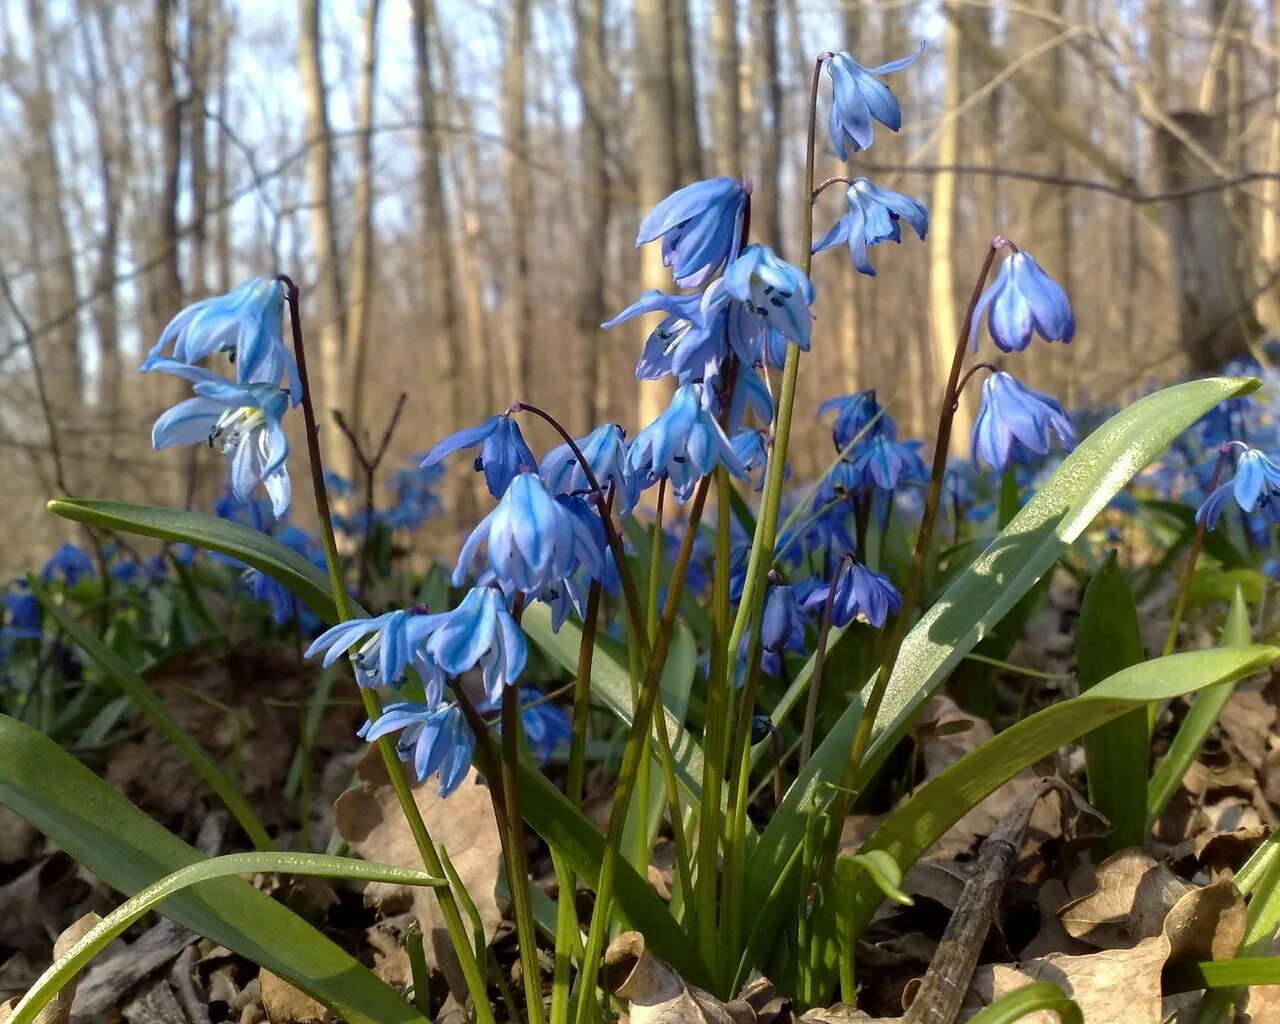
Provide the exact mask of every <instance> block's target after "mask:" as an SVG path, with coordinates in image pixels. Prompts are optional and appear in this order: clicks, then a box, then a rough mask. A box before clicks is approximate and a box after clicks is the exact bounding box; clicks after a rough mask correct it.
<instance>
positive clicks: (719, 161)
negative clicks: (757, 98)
mask: <svg viewBox="0 0 1280 1024" xmlns="http://www.w3.org/2000/svg"><path fill="white" fill-rule="evenodd" d="M711 52H712V53H713V54H714V55H715V69H716V88H715V93H714V95H713V102H712V116H713V121H714V124H715V142H716V148H715V169H716V173H717V174H723V175H727V176H728V177H731V178H736V177H738V176H740V175H741V174H742V101H741V95H740V93H741V88H742V83H741V80H740V78H739V73H740V71H741V65H742V51H741V48H740V47H739V45H738V4H737V2H736V0H714V3H713V4H712V7H711Z"/></svg>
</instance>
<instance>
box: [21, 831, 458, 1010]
mask: <svg viewBox="0 0 1280 1024" xmlns="http://www.w3.org/2000/svg"><path fill="white" fill-rule="evenodd" d="M258 872H263V873H270V874H290V875H314V876H318V877H321V878H346V879H352V880H355V881H361V882H390V883H392V884H395V885H445V884H447V883H446V881H445V879H443V878H433V877H432V876H431V875H429V874H427V873H426V872H425V871H416V870H414V869H413V868H402V867H395V866H393V865H390V864H376V863H372V862H370V861H364V860H355V859H354V858H351V857H330V856H326V855H325V854H319V853H231V854H228V855H226V856H225V857H212V858H210V859H209V860H202V861H198V862H196V863H195V864H192V865H190V866H189V867H185V868H182V869H180V870H178V871H175V872H174V873H173V874H171V875H168V876H166V877H165V878H162V879H160V881H158V882H156V883H154V884H153V885H149V886H147V887H146V888H145V889H143V890H142V891H141V892H140V893H138V894H137V895H136V896H134V897H132V898H131V899H128V900H126V901H125V902H124V903H122V904H121V905H120V906H118V907H117V908H116V909H115V910H113V911H112V912H111V913H110V914H108V915H107V916H106V917H104V918H103V919H102V920H101V921H99V922H98V923H97V924H96V925H94V926H93V928H91V929H90V930H89V931H88V932H87V933H86V934H85V935H83V936H82V937H81V938H80V939H79V940H78V941H76V942H75V943H74V944H73V945H72V946H71V948H70V949H68V950H67V951H66V953H64V954H63V955H62V956H61V957H59V958H58V959H57V960H56V961H54V962H53V963H52V964H51V965H50V966H49V968H48V970H46V971H45V972H44V974H42V975H40V977H39V978H38V979H36V983H35V984H34V985H32V986H31V988H29V989H28V990H27V993H26V995H24V996H23V997H22V1000H21V1001H20V1002H19V1003H18V1005H17V1006H15V1007H14V1009H13V1015H12V1016H11V1017H9V1024H31V1022H32V1021H34V1020H35V1018H36V1015H37V1014H38V1013H39V1012H40V1011H41V1010H42V1009H44V1007H45V1006H46V1005H47V1004H48V1003H49V1001H50V1000H51V999H53V997H54V996H56V995H57V994H58V992H59V991H61V989H62V988H63V986H65V985H66V984H67V983H68V982H70V981H71V980H72V979H73V978H74V977H75V976H76V975H77V974H79V973H80V972H81V971H82V970H84V969H85V967H87V966H88V964H89V961H90V960H92V959H93V958H94V957H95V956H97V955H98V954H99V953H101V952H102V951H103V950H104V949H106V948H107V946H109V945H110V944H111V943H112V942H113V941H115V940H116V939H117V938H119V937H120V936H121V935H122V934H124V931H125V929H127V928H128V927H129V926H130V925H131V924H133V923H134V922H135V921H138V920H139V919H141V918H142V917H143V916H145V915H146V914H148V913H150V912H151V911H152V910H157V909H159V910H160V912H161V913H164V908H161V907H160V904H162V903H164V902H165V901H166V900H168V899H169V898H170V897H171V896H174V895H175V894H177V893H180V892H182V890H184V889H189V888H190V887H191V886H193V885H199V884H200V883H201V882H207V881H210V880H212V879H215V878H226V877H227V876H229V875H243V874H254V873H258Z"/></svg>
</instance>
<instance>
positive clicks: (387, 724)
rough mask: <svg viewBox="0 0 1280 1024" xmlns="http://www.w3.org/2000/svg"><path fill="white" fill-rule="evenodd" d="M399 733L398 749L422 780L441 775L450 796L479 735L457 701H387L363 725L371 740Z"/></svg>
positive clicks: (468, 764) (364, 735)
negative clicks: (476, 734) (376, 718)
mask: <svg viewBox="0 0 1280 1024" xmlns="http://www.w3.org/2000/svg"><path fill="white" fill-rule="evenodd" d="M397 732H398V733H399V734H400V735H399V736H398V737H397V738H396V753H397V754H398V755H399V757H400V760H401V761H406V762H411V763H412V764H413V772H414V774H415V775H416V776H417V777H418V781H419V782H426V781H427V779H429V778H430V777H431V776H432V775H437V774H438V775H439V776H440V795H441V796H442V797H443V796H448V795H449V794H450V793H452V792H453V791H454V790H455V789H457V788H458V787H459V786H460V785H461V784H462V780H463V779H465V778H466V777H467V769H469V768H470V767H471V759H472V757H473V756H474V755H475V750H476V737H475V733H473V732H472V731H471V726H470V725H468V724H467V720H466V718H464V717H463V714H462V711H461V710H460V709H459V708H458V706H457V705H456V704H443V705H441V704H419V703H414V702H411V701H405V702H402V703H399V704H388V705H387V706H386V707H385V708H383V710H382V714H381V715H379V716H378V720H377V721H375V722H365V723H364V725H363V726H361V727H360V733H359V735H360V737H361V738H362V739H364V740H367V741H368V742H369V743H372V742H374V741H375V740H379V739H381V738H382V737H383V736H390V735H391V734H393V733H397Z"/></svg>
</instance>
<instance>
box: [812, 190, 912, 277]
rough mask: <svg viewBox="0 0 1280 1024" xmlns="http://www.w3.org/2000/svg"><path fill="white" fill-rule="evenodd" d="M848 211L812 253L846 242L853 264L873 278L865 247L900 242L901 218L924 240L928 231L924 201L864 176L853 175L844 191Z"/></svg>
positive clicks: (874, 269) (873, 271) (873, 273)
mask: <svg viewBox="0 0 1280 1024" xmlns="http://www.w3.org/2000/svg"><path fill="white" fill-rule="evenodd" d="M845 199H846V200H848V203H849V212H848V213H846V214H845V215H844V216H843V217H841V218H840V219H839V220H838V221H836V222H835V224H834V225H833V226H832V228H831V230H830V231H828V232H827V233H826V234H825V235H823V236H822V238H821V239H819V240H818V243H817V245H815V246H814V247H813V251H814V252H815V253H818V252H822V251H823V250H824V249H830V248H831V247H832V246H835V245H847V246H848V247H849V254H850V255H851V256H852V257H853V265H854V266H855V267H857V268H858V270H859V271H861V272H862V273H864V274H868V275H870V276H871V277H875V274H876V268H875V267H873V266H872V265H871V259H870V257H869V256H868V254H867V250H868V249H869V248H870V247H871V246H873V245H879V244H880V243H881V242H890V241H892V242H901V241H902V224H901V222H902V221H904V220H905V221H906V222H907V223H908V224H909V225H910V226H911V229H912V230H913V231H915V233H916V236H917V237H918V238H919V239H920V240H921V241H922V242H923V241H924V237H925V235H927V234H928V233H929V211H928V210H926V209H925V208H924V204H923V203H920V202H919V201H917V200H915V199H912V198H911V197H910V196H904V195H903V194H902V193H900V192H893V191H891V190H890V189H887V188H880V187H879V186H878V185H873V184H872V183H871V182H870V181H868V180H867V179H866V178H855V179H854V180H853V184H852V185H850V186H849V187H848V189H847V190H846V191H845Z"/></svg>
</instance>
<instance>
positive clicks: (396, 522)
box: [382, 455, 444, 530]
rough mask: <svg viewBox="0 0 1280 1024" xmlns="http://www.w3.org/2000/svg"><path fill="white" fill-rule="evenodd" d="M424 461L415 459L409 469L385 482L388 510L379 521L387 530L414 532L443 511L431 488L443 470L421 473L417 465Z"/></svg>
mask: <svg viewBox="0 0 1280 1024" xmlns="http://www.w3.org/2000/svg"><path fill="white" fill-rule="evenodd" d="M424 457H425V456H424V455H419V456H417V457H416V458H415V459H414V465H413V466H412V467H411V468H408V469H398V470H396V471H395V473H393V474H392V475H391V479H390V480H388V481H387V490H388V491H390V492H391V506H390V507H389V508H387V509H386V511H385V512H384V513H383V516H382V521H383V522H384V523H385V524H386V526H387V527H388V529H392V530H412V529H415V528H416V527H418V526H421V525H422V524H423V523H424V522H426V521H427V520H428V519H430V518H431V517H432V516H434V515H437V514H439V512H440V510H441V508H442V507H443V506H442V505H441V503H440V499H439V497H437V495H436V493H435V491H434V490H433V488H434V487H435V485H436V484H437V483H438V482H439V480H440V478H441V477H442V476H444V467H443V466H431V467H429V468H427V469H422V468H420V467H419V466H418V463H419V462H421V461H422V459H423V458H424Z"/></svg>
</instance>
